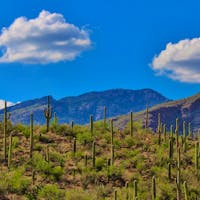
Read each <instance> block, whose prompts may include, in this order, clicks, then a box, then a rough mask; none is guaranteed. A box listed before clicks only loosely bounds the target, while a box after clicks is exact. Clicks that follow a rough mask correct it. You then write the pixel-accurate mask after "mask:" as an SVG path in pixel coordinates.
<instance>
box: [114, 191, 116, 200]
mask: <svg viewBox="0 0 200 200" xmlns="http://www.w3.org/2000/svg"><path fill="white" fill-rule="evenodd" d="M114 200H117V190H115V191H114Z"/></svg>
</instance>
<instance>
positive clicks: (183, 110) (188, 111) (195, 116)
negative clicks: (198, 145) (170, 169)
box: [115, 93, 200, 131]
mask: <svg viewBox="0 0 200 200" xmlns="http://www.w3.org/2000/svg"><path fill="white" fill-rule="evenodd" d="M158 113H160V115H161V122H162V123H163V124H166V125H167V129H168V130H169V128H170V125H171V124H172V125H173V127H175V122H176V118H179V127H180V128H179V129H180V131H182V126H183V125H182V124H183V121H185V122H186V123H187V124H188V123H191V130H193V131H197V130H198V128H200V93H198V94H196V95H194V96H191V97H188V98H184V99H181V100H177V101H169V102H166V103H162V104H159V105H156V106H154V107H152V108H150V109H149V126H150V127H151V128H152V129H153V130H156V128H157V120H158ZM145 115H146V111H145V110H144V111H141V112H138V113H135V115H134V119H135V120H136V121H142V122H143V124H144V119H145ZM115 121H116V123H117V125H118V127H123V126H125V125H126V123H127V122H128V121H129V116H128V115H123V116H119V117H116V118H115Z"/></svg>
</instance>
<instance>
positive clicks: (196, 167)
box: [195, 142, 199, 174]
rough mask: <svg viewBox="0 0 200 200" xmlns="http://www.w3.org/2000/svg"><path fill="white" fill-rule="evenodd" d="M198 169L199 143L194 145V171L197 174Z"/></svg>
mask: <svg viewBox="0 0 200 200" xmlns="http://www.w3.org/2000/svg"><path fill="white" fill-rule="evenodd" d="M198 169H199V142H196V143H195V170H196V173H197V174H198Z"/></svg>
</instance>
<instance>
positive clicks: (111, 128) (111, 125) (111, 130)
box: [110, 119, 114, 145]
mask: <svg viewBox="0 0 200 200" xmlns="http://www.w3.org/2000/svg"><path fill="white" fill-rule="evenodd" d="M110 132H111V145H113V140H114V132H113V119H111V120H110Z"/></svg>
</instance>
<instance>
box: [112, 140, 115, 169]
mask: <svg viewBox="0 0 200 200" xmlns="http://www.w3.org/2000/svg"><path fill="white" fill-rule="evenodd" d="M114 160H115V150H114V145H113V144H112V145H111V165H112V166H113V165H114Z"/></svg>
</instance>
